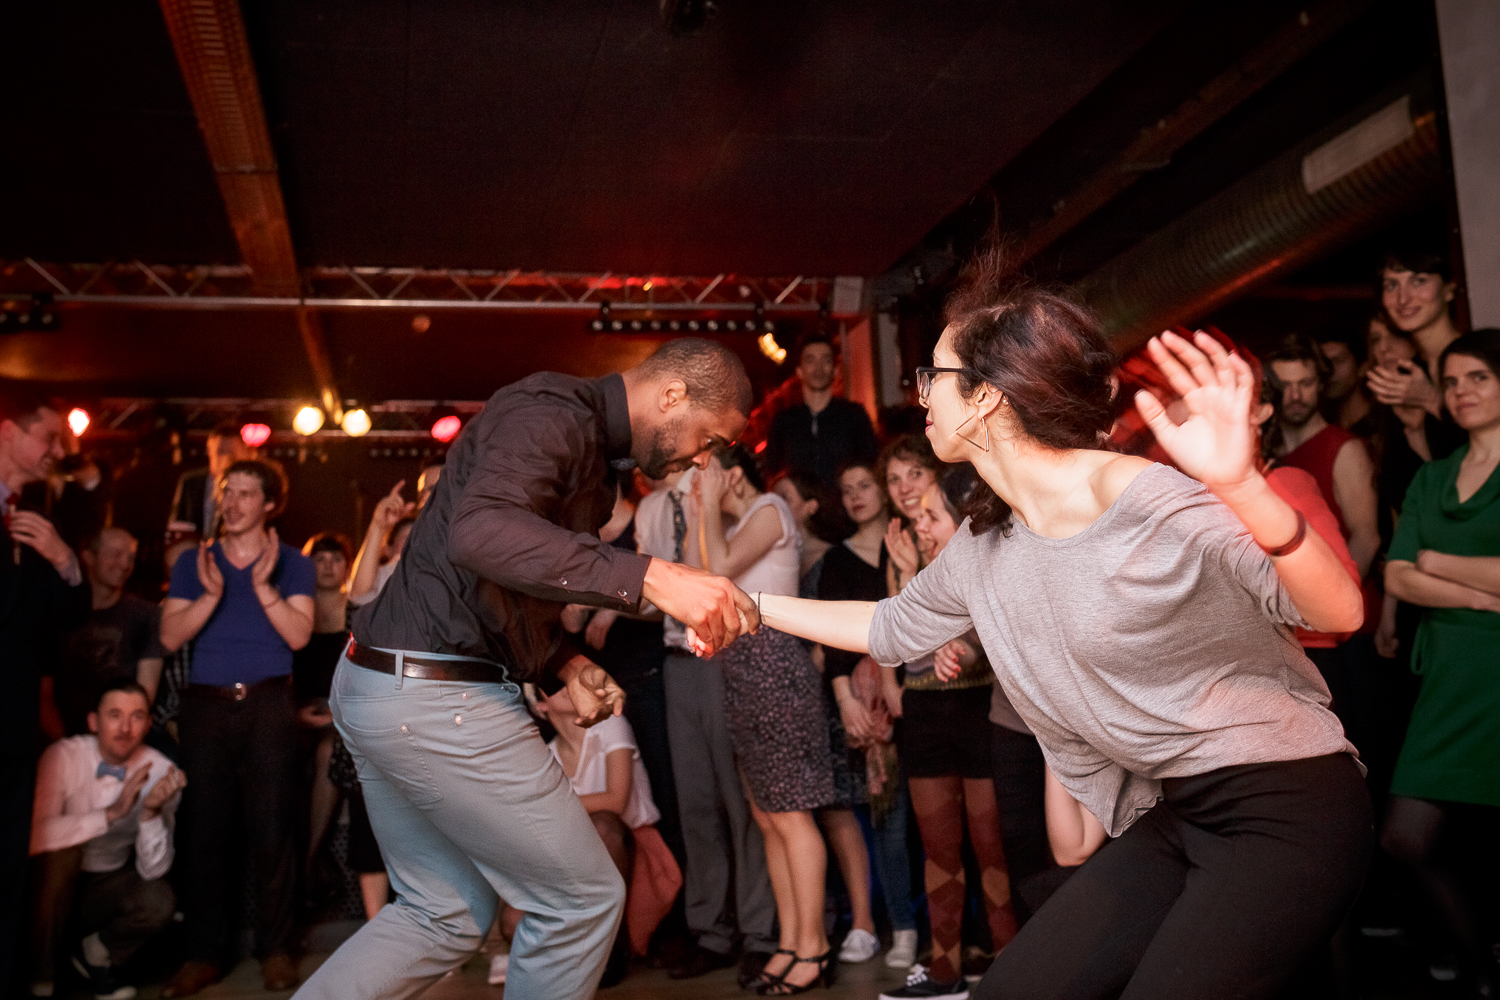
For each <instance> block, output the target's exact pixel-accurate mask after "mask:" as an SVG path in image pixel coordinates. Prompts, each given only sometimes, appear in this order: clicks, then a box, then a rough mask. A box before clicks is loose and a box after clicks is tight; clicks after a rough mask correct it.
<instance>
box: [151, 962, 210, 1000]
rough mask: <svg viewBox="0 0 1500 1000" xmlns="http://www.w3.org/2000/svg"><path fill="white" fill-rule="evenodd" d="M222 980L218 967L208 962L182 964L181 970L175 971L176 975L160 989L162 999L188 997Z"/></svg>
mask: <svg viewBox="0 0 1500 1000" xmlns="http://www.w3.org/2000/svg"><path fill="white" fill-rule="evenodd" d="M221 978H223V975H222V973H220V972H219V967H218V966H216V965H211V964H210V963H208V962H200V961H198V960H197V959H196V958H194V959H189V960H188V961H186V962H183V963H182V968H180V969H178V970H177V973H176V975H174V976H173V977H172V978H171V979H169V980H167V985H165V986H163V987H162V988H161V995H162V996H164V997H190V996H192V995H193V994H194V993H197V992H199V991H200V990H202V989H203V988H204V987H206V986H212V985H213V984H214V983H217V982H218V981H219V980H220V979H221Z"/></svg>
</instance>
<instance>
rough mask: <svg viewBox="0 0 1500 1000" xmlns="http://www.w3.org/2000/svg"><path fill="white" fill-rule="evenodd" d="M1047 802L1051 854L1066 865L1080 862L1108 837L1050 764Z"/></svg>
mask: <svg viewBox="0 0 1500 1000" xmlns="http://www.w3.org/2000/svg"><path fill="white" fill-rule="evenodd" d="M1044 804H1045V809H1046V813H1047V842H1048V843H1049V844H1051V845H1052V856H1053V858H1055V859H1056V860H1057V863H1058V864H1060V865H1062V866H1064V867H1071V866H1073V865H1081V864H1083V863H1084V862H1085V861H1087V860H1088V859H1089V858H1090V857H1092V856H1093V854H1094V852H1095V851H1097V850H1098V849H1099V848H1100V847H1102V846H1103V845H1104V842H1105V841H1106V840H1108V839H1109V836H1108V834H1106V833H1105V832H1104V824H1102V823H1100V822H1099V821H1098V820H1097V819H1095V818H1094V814H1093V813H1091V812H1089V811H1088V810H1087V809H1085V808H1084V807H1083V805H1082V803H1080V802H1079V801H1078V800H1077V799H1075V798H1073V795H1072V793H1070V792H1069V791H1068V790H1067V789H1066V788H1064V787H1063V785H1062V782H1061V781H1058V780H1057V775H1055V774H1053V773H1052V768H1050V767H1049V768H1047V791H1046V796H1045V800H1044Z"/></svg>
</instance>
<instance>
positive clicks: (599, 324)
mask: <svg viewBox="0 0 1500 1000" xmlns="http://www.w3.org/2000/svg"><path fill="white" fill-rule="evenodd" d="M590 325H591V326H592V327H593V328H594V331H595V332H596V333H597V332H599V331H602V330H604V329H605V328H606V327H608V326H609V303H608V302H601V303H599V315H598V317H597V318H596V319H595V320H594V322H593V323H591V324H590ZM615 329H617V330H618V329H619V327H615Z"/></svg>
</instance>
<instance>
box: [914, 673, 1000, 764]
mask: <svg viewBox="0 0 1500 1000" xmlns="http://www.w3.org/2000/svg"><path fill="white" fill-rule="evenodd" d="M896 729H897V733H896V739H897V751H898V752H899V753H900V754H901V766H902V767H903V768H905V770H906V776H907V777H908V778H946V777H949V776H950V775H958V776H960V777H963V778H984V779H986V780H988V779H989V777H990V775H991V773H992V767H991V764H990V688H989V685H988V684H986V685H984V686H983V687H971V688H959V689H958V690H956V691H945V690H936V691H922V690H915V691H913V690H907V691H903V692H902V693H901V725H900V726H898V727H896Z"/></svg>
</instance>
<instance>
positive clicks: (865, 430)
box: [765, 396, 877, 485]
mask: <svg viewBox="0 0 1500 1000" xmlns="http://www.w3.org/2000/svg"><path fill="white" fill-rule="evenodd" d="M876 451H877V448H876V445H875V430H874V428H872V427H871V426H870V417H869V414H867V413H865V408H864V407H863V406H860V405H859V404H858V403H851V402H850V401H849V400H847V399H840V398H839V397H838V396H835V397H833V398H832V399H830V400H829V401H828V405H827V406H826V407H824V408H823V411H822V412H821V413H819V414H818V415H817V417H816V418H814V416H813V412H812V410H810V409H808V407H807V404H806V403H799V404H797V405H796V406H791V407H788V408H786V409H785V410H782V411H781V412H780V413H778V414H776V418H775V419H774V420H772V421H771V431H770V433H769V434H767V435H766V453H765V465H766V469H767V471H769V472H773V473H775V472H780V471H782V470H783V469H808V470H811V471H812V472H816V473H817V474H818V477H819V478H821V479H822V480H823V481H824V482H825V483H828V484H829V485H834V482H833V479H834V476H835V475H837V474H838V471H839V466H841V465H843V464H844V463H845V462H847V461H849V460H850V459H852V458H859V459H866V460H873V459H874V458H875V453H876Z"/></svg>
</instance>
